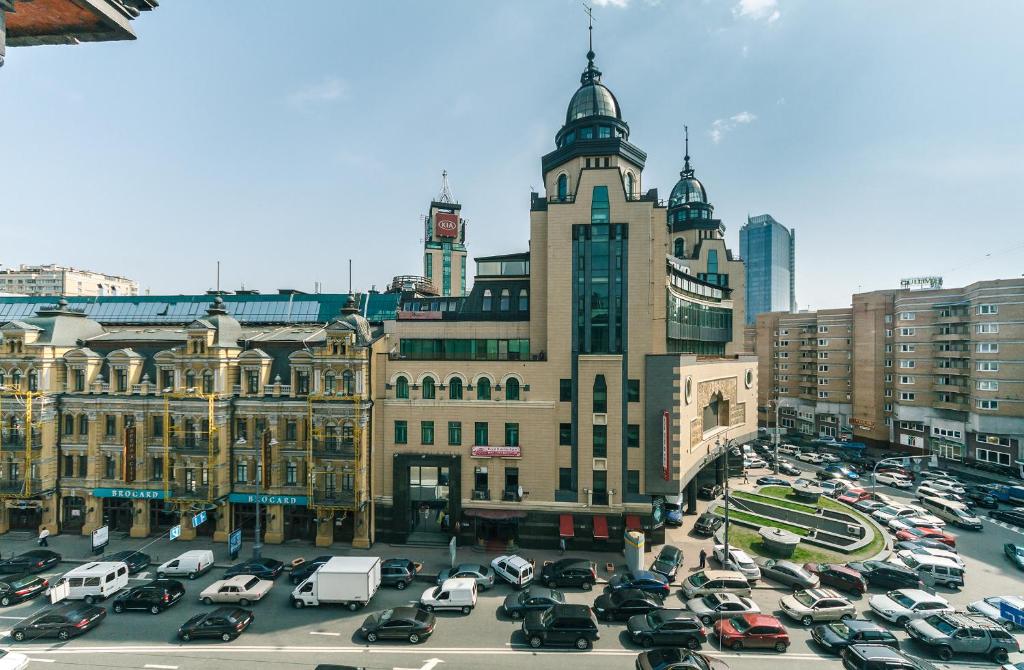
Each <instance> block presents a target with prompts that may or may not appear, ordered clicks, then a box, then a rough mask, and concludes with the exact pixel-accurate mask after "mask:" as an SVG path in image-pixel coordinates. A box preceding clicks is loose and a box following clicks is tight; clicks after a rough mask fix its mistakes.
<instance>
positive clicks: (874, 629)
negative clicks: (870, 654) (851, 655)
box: [811, 619, 900, 656]
mask: <svg viewBox="0 0 1024 670" xmlns="http://www.w3.org/2000/svg"><path fill="white" fill-rule="evenodd" d="M811 639H813V640H814V641H815V642H817V643H818V645H819V646H820V647H822V648H823V649H825V650H826V651H828V652H829V653H830V654H835V655H837V656H838V655H839V654H840V653H841V652H842V651H843V649H846V648H847V647H849V646H850V645H851V644H881V645H885V646H886V647H892V648H893V649H899V648H900V641H899V639H897V637H896V636H895V635H893V634H892V632H890V631H889V630H887V629H885V628H883V627H882V626H879V625H878V624H877V623H874V622H873V621H868V620H866V619H847V620H846V621H833V622H832V623H823V624H818V625H817V626H815V627H814V628H812V629H811Z"/></svg>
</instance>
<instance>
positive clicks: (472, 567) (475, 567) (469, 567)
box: [449, 559, 498, 572]
mask: <svg viewBox="0 0 1024 670" xmlns="http://www.w3.org/2000/svg"><path fill="white" fill-rule="evenodd" d="M494 560H498V559H494ZM483 569H484V566H482V565H480V564H479V563H459V564H458V565H456V566H455V567H454V568H452V569H451V570H449V572H451V571H452V570H454V571H455V572H464V571H475V572H482V571H483Z"/></svg>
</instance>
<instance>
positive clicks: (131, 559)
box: [103, 550, 153, 575]
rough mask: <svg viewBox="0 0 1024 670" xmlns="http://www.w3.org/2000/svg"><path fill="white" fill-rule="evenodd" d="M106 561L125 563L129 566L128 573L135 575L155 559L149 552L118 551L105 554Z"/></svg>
mask: <svg viewBox="0 0 1024 670" xmlns="http://www.w3.org/2000/svg"><path fill="white" fill-rule="evenodd" d="M103 560H104V561H113V562H118V561H120V562H121V563H124V564H125V565H127V566H128V574H130V575H135V574H138V573H140V572H142V571H143V570H145V569H146V568H148V567H149V566H150V564H151V563H152V562H153V559H151V558H150V556H149V554H144V553H142V552H141V551H131V550H129V551H117V552H114V553H113V554H104V556H103Z"/></svg>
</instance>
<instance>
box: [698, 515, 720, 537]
mask: <svg viewBox="0 0 1024 670" xmlns="http://www.w3.org/2000/svg"><path fill="white" fill-rule="evenodd" d="M724 522H725V520H724V519H723V518H722V517H720V516H719V515H717V514H715V513H713V512H704V513H703V514H701V515H700V516H699V517H697V522H696V523H694V524H693V532H694V533H696V534H698V535H714V534H715V531H717V530H718V529H719V528H721V527H722V524H723V523H724Z"/></svg>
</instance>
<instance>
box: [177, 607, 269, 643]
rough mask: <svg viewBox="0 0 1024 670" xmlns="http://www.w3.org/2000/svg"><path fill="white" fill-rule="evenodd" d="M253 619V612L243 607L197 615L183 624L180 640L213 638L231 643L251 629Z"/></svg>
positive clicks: (227, 608)
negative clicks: (247, 629)
mask: <svg viewBox="0 0 1024 670" xmlns="http://www.w3.org/2000/svg"><path fill="white" fill-rule="evenodd" d="M253 618H254V617H253V615H252V612H250V611H249V610H244V609H242V608H241V607H218V608H217V609H215V610H213V611H212V612H207V613H205V614H197V615H195V616H194V617H192V618H191V619H189V620H188V621H186V622H185V623H183V624H182V625H181V628H179V629H178V639H179V640H181V641H183V642H188V641H189V640H198V639H200V638H212V639H220V640H223V641H224V642H230V641H231V640H234V639H235V638H236V637H238V636H239V635H241V634H242V633H243V632H244V631H245V629H246V628H248V627H249V624H251V623H252V622H253Z"/></svg>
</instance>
